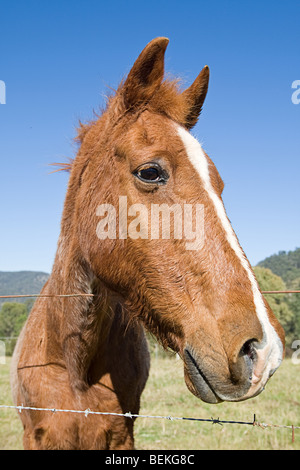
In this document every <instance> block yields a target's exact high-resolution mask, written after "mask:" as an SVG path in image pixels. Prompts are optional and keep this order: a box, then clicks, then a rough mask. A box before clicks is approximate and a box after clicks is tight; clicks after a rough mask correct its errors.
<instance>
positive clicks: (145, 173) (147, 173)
mask: <svg viewBox="0 0 300 470" xmlns="http://www.w3.org/2000/svg"><path fill="white" fill-rule="evenodd" d="M139 176H140V177H141V178H143V180H147V181H155V180H157V179H158V178H159V171H158V169H157V168H146V169H145V170H140V171H139Z"/></svg>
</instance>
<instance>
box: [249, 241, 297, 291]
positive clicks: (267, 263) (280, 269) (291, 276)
mask: <svg viewBox="0 0 300 470" xmlns="http://www.w3.org/2000/svg"><path fill="white" fill-rule="evenodd" d="M257 266H260V267H263V268H268V269H271V271H272V272H273V273H274V274H277V276H280V277H281V278H282V279H283V280H284V282H285V283H286V285H287V287H288V288H292V286H293V285H294V284H295V281H296V280H297V279H299V280H300V248H296V249H295V250H294V251H279V253H278V254H274V255H272V256H269V257H268V258H266V259H264V260H263V261H261V262H260V263H258V265H257Z"/></svg>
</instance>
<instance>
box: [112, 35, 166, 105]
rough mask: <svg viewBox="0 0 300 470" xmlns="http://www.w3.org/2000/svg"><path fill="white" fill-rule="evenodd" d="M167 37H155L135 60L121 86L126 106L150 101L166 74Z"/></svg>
mask: <svg viewBox="0 0 300 470" xmlns="http://www.w3.org/2000/svg"><path fill="white" fill-rule="evenodd" d="M168 43H169V39H167V38H156V39H153V40H152V41H151V42H149V44H147V46H146V47H145V49H144V50H143V51H142V52H141V54H140V55H139V57H138V58H137V60H136V61H135V63H134V65H133V67H132V69H131V70H130V72H129V74H128V77H127V79H126V81H125V83H124V85H123V86H122V88H121V93H122V95H123V99H124V103H125V106H126V108H127V109H128V108H132V107H134V106H136V105H138V104H141V103H145V102H147V101H149V100H150V99H151V98H152V96H153V94H154V93H155V91H156V89H157V88H158V87H159V86H160V84H161V82H162V79H163V76H164V55H165V51H166V48H167V45H168Z"/></svg>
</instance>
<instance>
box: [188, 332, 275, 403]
mask: <svg viewBox="0 0 300 470" xmlns="http://www.w3.org/2000/svg"><path fill="white" fill-rule="evenodd" d="M282 357H283V348H282V345H281V343H280V344H279V343H275V344H271V345H266V344H264V343H263V342H262V343H259V342H257V341H255V340H248V341H246V342H245V343H244V344H243V345H242V347H241V348H240V349H239V351H238V353H237V354H236V356H235V357H234V358H233V359H231V361H230V362H229V361H228V358H227V357H222V358H221V357H219V356H217V357H216V358H215V359H214V358H213V352H211V354H208V355H207V356H205V357H201V354H199V353H197V352H196V350H195V349H194V348H193V347H192V346H191V345H189V344H187V345H186V347H185V349H184V352H183V360H184V376H185V382H186V385H187V387H188V389H189V390H190V391H191V392H192V393H193V394H194V395H196V396H197V397H198V398H200V399H201V400H202V401H205V402H207V403H220V402H222V401H242V400H247V399H248V398H253V397H254V396H256V395H258V394H259V393H261V392H262V391H263V390H264V387H265V385H266V383H267V381H268V380H269V378H270V377H271V376H272V375H273V374H274V372H275V371H276V369H277V368H278V367H279V365H280V363H281V361H282Z"/></svg>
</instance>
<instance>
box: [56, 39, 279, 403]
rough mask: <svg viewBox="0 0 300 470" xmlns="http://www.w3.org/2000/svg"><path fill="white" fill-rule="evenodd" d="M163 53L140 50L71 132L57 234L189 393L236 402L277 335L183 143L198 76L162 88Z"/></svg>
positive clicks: (202, 161) (201, 93)
mask: <svg viewBox="0 0 300 470" xmlns="http://www.w3.org/2000/svg"><path fill="white" fill-rule="evenodd" d="M167 45H168V40H167V39H166V38H157V39H154V40H153V41H151V42H150V43H149V44H148V45H147V46H146V48H145V49H144V50H143V51H142V53H141V54H140V56H139V57H138V59H137V60H136V62H135V63H134V65H133V67H132V69H131V70H130V72H129V74H128V76H127V78H126V79H125V80H124V81H123V82H122V83H121V85H120V86H119V88H118V90H117V91H116V93H115V94H114V95H113V96H112V97H111V98H110V99H109V101H108V104H107V108H106V110H105V111H104V112H103V114H102V115H101V116H100V117H99V118H97V119H95V120H94V121H93V122H91V123H89V124H87V125H81V127H80V130H79V134H78V140H79V141H80V149H79V151H78V155H77V157H76V158H75V160H74V162H73V164H72V168H71V176H70V182H69V192H68V196H67V201H69V206H68V210H66V211H65V215H64V223H65V227H66V229H67V228H68V229H69V233H70V232H71V229H72V233H73V235H72V236H73V237H75V239H76V247H77V253H78V252H80V257H81V258H82V259H83V260H84V263H85V265H86V266H88V268H89V272H90V273H91V278H96V279H98V280H100V281H101V284H102V285H103V286H105V288H106V289H107V290H108V291H111V292H115V293H117V294H118V296H120V299H122V306H123V308H124V309H126V311H127V312H128V315H129V317H130V318H131V319H132V321H133V320H136V319H137V320H138V321H141V322H142V323H143V324H144V325H145V326H146V328H147V329H148V330H149V331H150V332H152V333H153V334H154V335H155V336H156V337H157V338H158V339H159V340H160V341H161V342H162V344H163V345H164V346H166V347H170V348H171V349H173V350H174V351H176V352H177V353H178V354H179V355H180V356H181V358H182V360H183V363H184V375H185V381H186V384H187V386H188V388H189V390H190V391H191V392H192V393H194V394H195V395H196V396H198V397H200V398H201V399H202V400H204V401H207V402H210V403H217V402H220V401H223V400H227V401H240V400H244V399H247V398H250V397H253V396H255V395H257V394H258V393H260V392H261V391H262V390H263V388H264V386H265V384H266V382H267V381H268V379H269V377H270V376H271V375H272V374H273V373H274V371H275V370H276V369H277V368H278V366H279V365H280V362H281V360H282V357H283V352H284V333H283V330H282V328H281V326H280V324H279V323H278V321H277V319H276V318H275V316H274V314H273V313H272V311H271V309H270V307H269V305H268V304H267V302H266V300H265V299H264V298H263V296H262V294H261V292H260V289H259V287H258V284H257V281H256V279H255V276H254V274H253V271H252V268H251V266H250V263H249V261H248V260H247V258H246V256H245V254H244V252H243V250H242V248H241V246H240V244H239V241H238V239H237V236H236V234H235V232H234V231H233V228H232V226H231V224H230V222H229V220H228V217H227V215H226V212H225V208H224V205H223V201H222V191H223V188H224V184H223V181H222V179H221V177H220V175H219V173H218V171H217V169H216V167H215V165H214V164H213V162H212V161H211V159H210V158H209V157H208V156H207V155H206V153H205V152H204V150H203V149H202V147H201V145H200V143H199V142H198V141H197V140H196V139H195V138H194V137H193V136H192V134H191V133H190V130H191V128H192V127H193V126H194V125H195V124H196V122H197V120H198V117H199V114H200V112H201V109H202V105H203V103H204V100H205V97H206V93H207V89H208V81H209V68H208V67H207V66H205V67H204V68H203V70H202V71H201V72H200V74H199V76H198V77H197V78H196V80H195V81H194V83H193V84H192V85H191V86H190V87H189V88H187V89H186V90H185V91H183V92H181V91H179V88H178V84H177V82H176V81H170V80H164V55H165V50H166V47H167ZM66 233H67V231H66ZM191 234H192V235H193V237H194V238H192V236H191ZM69 242H70V237H69ZM70 243H71V242H70ZM72 246H75V245H74V243H72ZM73 254H74V250H73ZM76 256H77V255H76Z"/></svg>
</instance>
